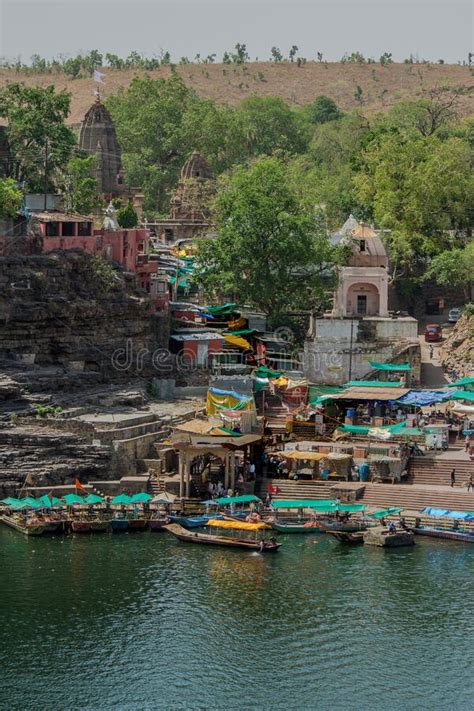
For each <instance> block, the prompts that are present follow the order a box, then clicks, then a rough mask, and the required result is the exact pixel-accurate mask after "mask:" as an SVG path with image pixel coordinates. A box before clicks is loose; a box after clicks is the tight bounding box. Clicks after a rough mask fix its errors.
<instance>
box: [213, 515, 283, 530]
mask: <svg viewBox="0 0 474 711" xmlns="http://www.w3.org/2000/svg"><path fill="white" fill-rule="evenodd" d="M207 525H208V526H215V527H216V528H233V529H235V530H239V531H260V530H261V529H262V528H270V526H268V525H267V524H266V523H263V521H262V523H248V521H221V520H220V519H216V518H211V519H209V521H208V522H207Z"/></svg>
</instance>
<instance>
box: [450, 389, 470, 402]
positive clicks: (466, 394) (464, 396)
mask: <svg viewBox="0 0 474 711" xmlns="http://www.w3.org/2000/svg"><path fill="white" fill-rule="evenodd" d="M449 400H467V401H468V402H474V393H471V392H470V391H469V390H457V391H456V392H455V393H452V394H451V395H450V396H449Z"/></svg>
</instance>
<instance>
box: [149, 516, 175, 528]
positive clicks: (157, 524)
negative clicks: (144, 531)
mask: <svg viewBox="0 0 474 711" xmlns="http://www.w3.org/2000/svg"><path fill="white" fill-rule="evenodd" d="M169 523H171V521H170V519H169V518H168V516H161V515H156V516H152V517H151V518H149V519H148V527H149V528H150V529H151V530H152V531H164V527H165V526H167V525H168V524H169Z"/></svg>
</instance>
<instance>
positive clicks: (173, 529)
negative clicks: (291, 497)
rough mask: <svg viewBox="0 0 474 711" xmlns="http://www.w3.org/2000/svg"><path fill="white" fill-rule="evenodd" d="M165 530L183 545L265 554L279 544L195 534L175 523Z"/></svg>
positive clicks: (279, 544) (268, 541)
mask: <svg viewBox="0 0 474 711" xmlns="http://www.w3.org/2000/svg"><path fill="white" fill-rule="evenodd" d="M165 528H166V530H167V531H169V532H170V533H172V534H173V535H174V536H176V538H178V539H179V540H180V541H183V542H184V543H201V544H203V545H213V546H226V547H229V548H245V549H247V550H253V551H259V552H260V553H266V552H271V551H277V550H278V548H280V546H281V543H277V542H276V541H275V540H271V539H270V540H263V539H262V540H260V541H251V540H248V539H244V538H232V537H231V536H214V535H211V534H207V533H196V532H194V531H189V530H187V529H186V528H183V526H180V525H179V524H177V523H170V524H168V525H167V526H165Z"/></svg>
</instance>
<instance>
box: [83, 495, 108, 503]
mask: <svg viewBox="0 0 474 711" xmlns="http://www.w3.org/2000/svg"><path fill="white" fill-rule="evenodd" d="M103 501H104V499H103V498H102V496H98V495H97V494H89V496H86V499H85V502H86V504H102V503H103Z"/></svg>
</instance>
